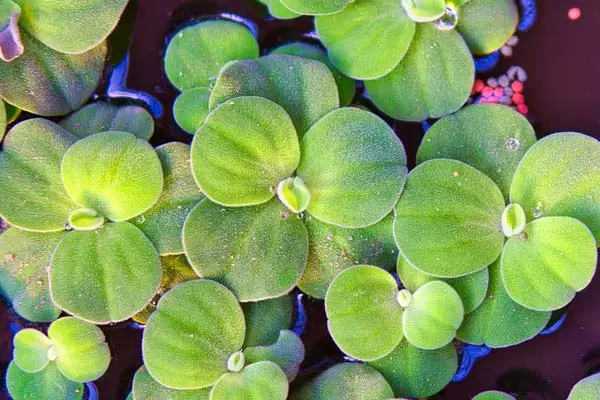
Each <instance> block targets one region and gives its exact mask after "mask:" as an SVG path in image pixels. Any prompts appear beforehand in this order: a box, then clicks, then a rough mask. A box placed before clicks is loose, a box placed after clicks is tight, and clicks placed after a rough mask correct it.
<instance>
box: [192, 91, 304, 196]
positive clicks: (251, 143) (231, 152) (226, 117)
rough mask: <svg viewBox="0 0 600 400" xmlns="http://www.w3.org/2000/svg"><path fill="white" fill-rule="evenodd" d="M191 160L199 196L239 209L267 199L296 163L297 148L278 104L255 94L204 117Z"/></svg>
mask: <svg viewBox="0 0 600 400" xmlns="http://www.w3.org/2000/svg"><path fill="white" fill-rule="evenodd" d="M240 132H244V135H240ZM191 159H192V171H193V173H194V177H195V178H196V182H197V183H198V186H199V187H200V189H201V190H202V191H203V192H204V194H206V196H207V197H208V198H209V199H211V200H212V201H214V202H216V203H219V204H222V205H226V206H232V207H239V206H248V205H254V204H262V203H265V202H267V201H269V200H270V199H271V198H272V197H273V196H274V193H275V190H276V188H277V185H278V184H279V182H280V181H281V180H283V179H285V178H287V177H289V176H290V175H291V174H292V173H293V172H294V170H295V169H296V167H297V166H298V163H299V161H300V149H299V144H298V139H297V136H296V131H295V130H294V125H293V124H292V121H291V120H290V117H289V116H288V114H287V113H286V112H285V110H284V109H283V108H281V107H280V106H278V105H277V104H275V103H273V102H272V101H270V100H267V99H263V98H260V97H240V98H236V99H232V100H230V101H228V102H226V103H224V104H223V105H222V106H220V107H219V108H217V109H216V110H215V111H213V112H212V113H211V114H210V115H209V116H208V117H207V118H206V121H205V122H204V124H202V126H201V127H200V129H199V130H198V134H197V135H196V136H195V137H194V142H193V143H192V156H191Z"/></svg>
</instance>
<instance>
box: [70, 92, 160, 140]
mask: <svg viewBox="0 0 600 400" xmlns="http://www.w3.org/2000/svg"><path fill="white" fill-rule="evenodd" d="M60 125H61V126H62V127H63V128H64V129H65V130H67V131H69V132H70V133H72V134H73V135H75V136H77V137H78V138H85V137H88V136H90V135H93V134H95V133H100V132H107V131H120V132H128V133H131V134H133V135H135V136H136V137H138V138H140V139H144V140H150V138H151V137H152V134H153V133H154V119H153V118H152V115H150V113H149V112H148V111H146V109H145V108H143V107H140V106H136V105H132V104H130V105H116V104H112V103H107V102H105V101H97V102H95V103H92V104H88V105H87V106H85V107H83V108H82V109H80V110H78V111H76V112H74V113H73V114H71V115H70V116H68V117H67V118H65V119H63V120H62V121H61V123H60Z"/></svg>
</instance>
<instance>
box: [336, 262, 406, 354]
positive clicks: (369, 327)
mask: <svg viewBox="0 0 600 400" xmlns="http://www.w3.org/2000/svg"><path fill="white" fill-rule="evenodd" d="M397 295H398V288H397V286H396V281H395V280H394V278H393V277H392V276H391V275H390V274H389V273H388V272H386V271H385V270H383V269H380V268H377V267H372V266H368V265H357V266H354V267H351V268H348V269H346V270H344V271H342V272H340V273H339V274H338V275H337V277H336V278H335V279H334V280H333V282H331V285H330V286H329V289H328V290H327V296H326V297H325V311H326V312H327V319H328V320H327V327H328V328H329V333H330V334H331V337H332V338H333V340H334V341H335V343H336V344H337V346H338V347H339V348H340V349H341V350H342V351H343V352H344V353H346V354H347V355H349V356H350V357H352V358H356V359H358V360H363V361H371V360H376V359H378V358H381V357H383V356H385V355H386V354H388V353H390V352H391V351H392V350H393V349H394V348H395V347H396V346H397V345H398V343H400V341H401V340H402V337H403V336H402V307H401V306H400V304H398V300H397ZM365 338H369V340H365Z"/></svg>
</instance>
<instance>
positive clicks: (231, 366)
mask: <svg viewBox="0 0 600 400" xmlns="http://www.w3.org/2000/svg"><path fill="white" fill-rule="evenodd" d="M245 364H246V357H245V356H244V353H243V352H241V351H236V352H235V353H233V354H232V355H230V356H229V359H228V360H227V369H228V370H229V371H231V372H240V371H241V370H242V369H243V368H244V365H245Z"/></svg>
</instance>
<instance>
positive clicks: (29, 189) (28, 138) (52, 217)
mask: <svg viewBox="0 0 600 400" xmlns="http://www.w3.org/2000/svg"><path fill="white" fill-rule="evenodd" d="M75 140H76V138H75V137H74V136H72V135H71V134H69V133H68V132H66V131H65V130H63V129H62V128H61V127H60V126H58V125H56V124H54V123H52V122H50V121H46V120H43V119H30V120H27V121H24V122H21V123H20V124H18V125H16V126H15V127H14V128H12V129H11V130H10V132H8V134H7V135H6V138H5V139H4V148H3V151H2V152H1V153H0V193H2V197H1V198H0V215H2V218H4V219H5V220H6V221H7V222H8V223H10V224H11V225H15V226H16V227H18V228H20V229H27V230H32V231H40V232H52V231H62V230H63V229H64V228H65V224H66V223H67V220H68V217H69V214H70V213H71V211H72V210H74V209H75V208H77V205H76V204H75V203H73V201H72V200H71V199H70V198H69V196H68V194H67V193H66V192H65V189H64V188H63V184H62V180H61V176H60V162H61V159H62V157H63V155H64V154H65V152H66V151H67V149H68V148H69V146H71V144H73V143H74V142H75ZM24 205H26V206H24Z"/></svg>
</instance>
